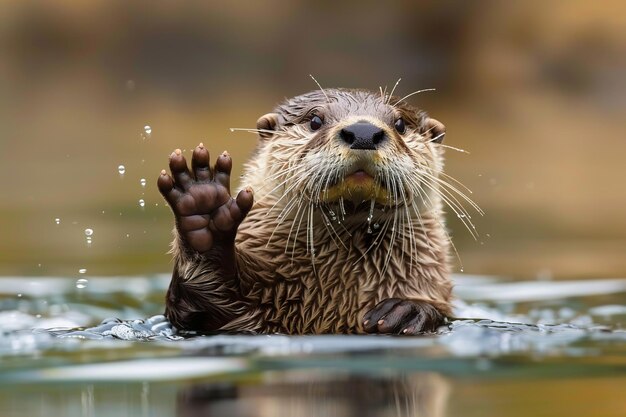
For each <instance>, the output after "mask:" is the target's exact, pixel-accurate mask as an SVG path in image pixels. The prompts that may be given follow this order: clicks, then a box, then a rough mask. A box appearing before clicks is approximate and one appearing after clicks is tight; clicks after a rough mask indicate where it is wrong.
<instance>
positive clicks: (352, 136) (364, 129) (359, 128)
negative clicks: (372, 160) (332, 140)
mask: <svg viewBox="0 0 626 417" xmlns="http://www.w3.org/2000/svg"><path fill="white" fill-rule="evenodd" d="M339 137H340V138H341V140H342V141H343V142H345V143H346V144H348V145H350V149H362V150H372V151H375V150H376V149H378V146H379V145H380V144H382V143H383V142H384V141H385V140H386V139H387V135H386V134H385V131H384V130H382V129H381V128H379V127H378V126H374V125H373V124H371V123H368V122H357V123H354V124H351V125H350V126H347V127H344V128H343V129H341V132H339Z"/></svg>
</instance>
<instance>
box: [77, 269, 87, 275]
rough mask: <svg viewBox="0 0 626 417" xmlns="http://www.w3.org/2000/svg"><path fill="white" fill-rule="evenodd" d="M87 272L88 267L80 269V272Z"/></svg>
mask: <svg viewBox="0 0 626 417" xmlns="http://www.w3.org/2000/svg"><path fill="white" fill-rule="evenodd" d="M86 272H87V269H85V268H81V269H79V270H78V273H79V274H84V273H86Z"/></svg>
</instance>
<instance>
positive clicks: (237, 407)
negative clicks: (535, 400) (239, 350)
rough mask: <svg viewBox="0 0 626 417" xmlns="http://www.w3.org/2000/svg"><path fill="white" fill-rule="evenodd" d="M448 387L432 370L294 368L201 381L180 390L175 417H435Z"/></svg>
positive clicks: (442, 411) (443, 404) (441, 412)
mask: <svg viewBox="0 0 626 417" xmlns="http://www.w3.org/2000/svg"><path fill="white" fill-rule="evenodd" d="M448 392H449V386H448V383H447V382H446V380H445V379H444V378H443V377H441V376H440V375H439V374H436V373H413V374H410V375H393V376H392V375H390V376H388V377H384V376H382V377H381V376H376V377H373V376H368V375H358V374H357V375H354V374H352V375H349V374H347V373H346V374H345V375H343V376H342V375H337V374H335V373H331V374H328V372H326V373H324V372H313V373H311V372H309V371H297V372H291V373H282V372H281V373H270V374H267V375H264V377H263V379H262V381H261V382H256V381H254V382H248V381H242V382H240V383H239V384H238V385H237V384H235V383H231V382H228V383H226V382H224V383H212V384H199V385H194V386H191V387H188V388H185V389H183V390H182V391H180V392H179V394H178V401H177V416H179V417H200V416H232V417H244V416H246V417H248V416H254V417H276V416H311V415H320V416H338V417H369V416H372V417H374V416H376V417H378V416H385V417H386V416H389V417H403V416H416V417H423V416H428V417H439V416H444V415H445V408H446V402H447V399H448Z"/></svg>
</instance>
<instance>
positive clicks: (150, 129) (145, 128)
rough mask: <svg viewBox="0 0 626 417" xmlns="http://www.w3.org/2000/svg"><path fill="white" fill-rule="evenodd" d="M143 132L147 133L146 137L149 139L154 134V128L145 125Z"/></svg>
mask: <svg viewBox="0 0 626 417" xmlns="http://www.w3.org/2000/svg"><path fill="white" fill-rule="evenodd" d="M143 131H144V132H146V137H148V138H149V137H150V135H151V134H152V128H151V127H150V126H149V125H145V126H144V127H143Z"/></svg>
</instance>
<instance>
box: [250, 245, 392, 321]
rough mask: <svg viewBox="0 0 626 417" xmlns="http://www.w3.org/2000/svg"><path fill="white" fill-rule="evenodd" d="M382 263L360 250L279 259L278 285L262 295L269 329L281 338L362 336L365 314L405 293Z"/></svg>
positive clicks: (351, 247) (334, 249)
mask: <svg viewBox="0 0 626 417" xmlns="http://www.w3.org/2000/svg"><path fill="white" fill-rule="evenodd" d="M346 243H352V242H346ZM380 262H381V261H380V260H379V259H376V258H375V257H374V256H373V254H371V253H369V252H368V251H367V247H363V246H361V245H357V244H351V245H345V246H340V247H339V248H338V247H336V246H335V245H332V246H330V245H329V246H328V247H324V246H322V245H320V246H319V247H317V248H316V255H315V257H314V258H312V257H311V256H310V254H308V255H306V253H303V254H302V257H300V258H299V259H292V258H290V257H288V256H285V257H284V259H277V263H276V265H277V273H276V274H275V277H276V279H275V281H274V282H272V284H271V285H269V286H265V287H264V288H263V289H262V291H261V294H260V295H261V299H260V306H261V309H262V311H263V312H264V321H265V323H267V325H268V326H270V327H271V330H270V331H277V332H288V333H354V332H359V331H360V330H361V324H362V318H363V314H365V312H366V311H368V310H369V309H371V308H372V307H374V306H375V305H376V304H377V303H378V302H380V301H382V300H383V299H385V298H389V297H392V296H397V295H398V292H401V288H400V286H398V285H396V284H395V283H394V282H395V281H396V280H394V279H393V278H392V276H391V274H392V273H393V269H394V268H387V270H383V268H381V265H382V264H381V263H380Z"/></svg>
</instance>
